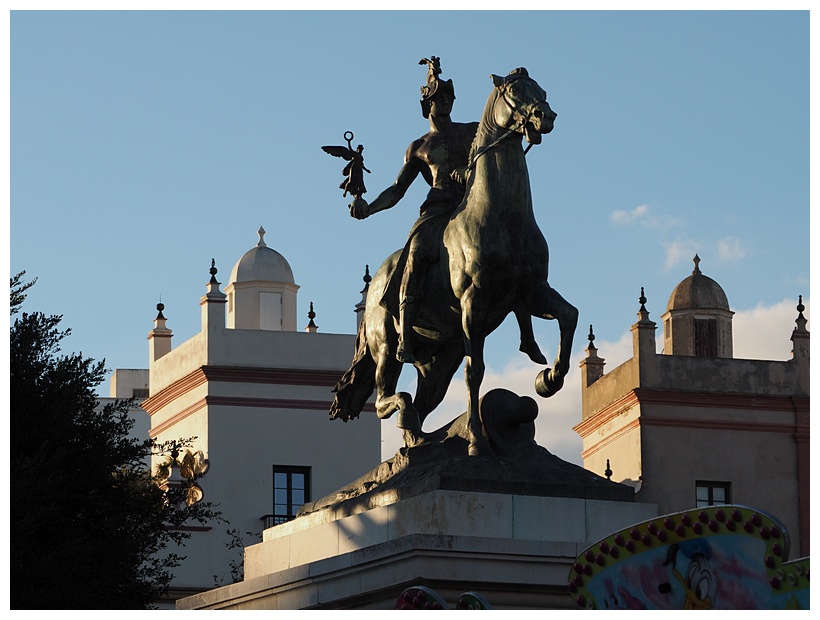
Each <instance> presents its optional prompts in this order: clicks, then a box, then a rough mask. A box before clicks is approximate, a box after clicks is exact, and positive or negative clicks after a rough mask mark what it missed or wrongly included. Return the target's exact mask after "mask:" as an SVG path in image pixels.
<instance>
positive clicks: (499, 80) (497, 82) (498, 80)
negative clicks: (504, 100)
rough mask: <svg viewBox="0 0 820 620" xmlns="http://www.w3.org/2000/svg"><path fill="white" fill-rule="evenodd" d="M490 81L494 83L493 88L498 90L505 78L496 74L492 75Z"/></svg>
mask: <svg viewBox="0 0 820 620" xmlns="http://www.w3.org/2000/svg"><path fill="white" fill-rule="evenodd" d="M490 79H491V80H492V81H493V86H495V87H496V88H498V87H499V86H501V85H502V84H503V83H504V78H503V77H501V76H499V75H496V74H495V73H491V74H490Z"/></svg>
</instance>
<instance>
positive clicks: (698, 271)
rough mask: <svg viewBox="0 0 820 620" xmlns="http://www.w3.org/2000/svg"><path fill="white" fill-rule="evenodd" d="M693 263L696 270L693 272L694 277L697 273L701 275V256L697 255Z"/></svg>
mask: <svg viewBox="0 0 820 620" xmlns="http://www.w3.org/2000/svg"><path fill="white" fill-rule="evenodd" d="M692 262H693V263H695V268H694V269H693V270H692V275H695V274H696V273H701V271H700V256H698V255H697V254H695V258H693V259H692Z"/></svg>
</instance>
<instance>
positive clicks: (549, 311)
mask: <svg viewBox="0 0 820 620" xmlns="http://www.w3.org/2000/svg"><path fill="white" fill-rule="evenodd" d="M527 306H528V307H529V309H530V312H531V313H532V314H533V315H534V316H537V317H540V318H543V319H556V320H557V321H558V328H559V330H560V332H561V338H560V340H559V342H558V353H557V355H556V356H555V361H554V362H553V367H552V369H551V370H549V372H546V371H545V372H542V373H541V374H540V375H539V379H538V380H537V381H536V386H535V389H536V391H537V392H538V394H539V396H543V397H548V396H552V395H553V394H555V393H556V392H557V391H558V390H560V389H561V387H562V386H563V384H564V377H565V376H566V375H567V373H568V372H569V358H570V355H571V353H572V340H573V338H574V336H575V327H576V326H577V325H578V310H577V308H575V306H573V305H572V304H570V303H569V302H568V301H567V300H566V299H564V298H563V297H561V295H560V294H559V293H558V291H556V290H555V289H554V288H552V287H551V286H550V285H549V284H548V283H547V282H544V283H543V285H541V286H538V287H535V288H534V289H533V291H532V294H531V296H530V299H529V303H528V304H527Z"/></svg>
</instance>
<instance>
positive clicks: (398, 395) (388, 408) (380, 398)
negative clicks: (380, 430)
mask: <svg viewBox="0 0 820 620" xmlns="http://www.w3.org/2000/svg"><path fill="white" fill-rule="evenodd" d="M395 350H396V349H395V347H392V348H391V347H389V346H388V345H387V343H384V344H382V345H381V346H380V347H379V352H378V355H376V415H377V416H378V417H379V419H381V420H384V419H386V418H389V417H390V416H391V415H393V414H394V413H395V412H396V411H398V412H399V415H398V418H397V420H396V425H397V426H398V427H399V428H401V429H405V430H411V431H421V421H420V420H419V414H418V413H416V409H415V407H413V399H412V398H411V396H410V394H408V393H407V392H396V386H397V385H398V382H399V374H400V373H401V368H402V364H401V362H399V361H398V360H396V354H395Z"/></svg>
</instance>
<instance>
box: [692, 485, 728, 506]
mask: <svg viewBox="0 0 820 620" xmlns="http://www.w3.org/2000/svg"><path fill="white" fill-rule="evenodd" d="M731 491H732V483H731V482H710V481H706V480H698V481H697V482H695V505H696V506H697V507H698V508H703V507H704V506H723V505H725V504H731V503H732V497H731V495H732V494H731Z"/></svg>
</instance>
